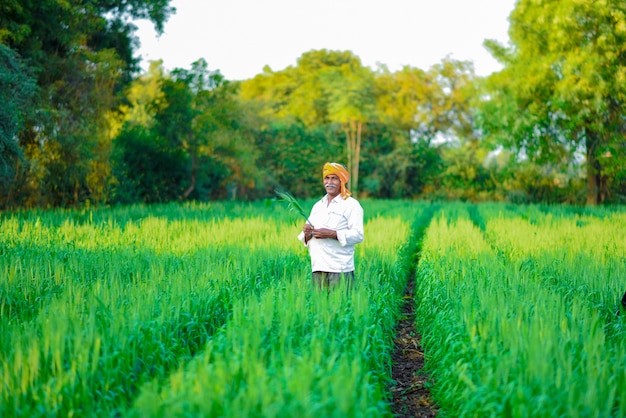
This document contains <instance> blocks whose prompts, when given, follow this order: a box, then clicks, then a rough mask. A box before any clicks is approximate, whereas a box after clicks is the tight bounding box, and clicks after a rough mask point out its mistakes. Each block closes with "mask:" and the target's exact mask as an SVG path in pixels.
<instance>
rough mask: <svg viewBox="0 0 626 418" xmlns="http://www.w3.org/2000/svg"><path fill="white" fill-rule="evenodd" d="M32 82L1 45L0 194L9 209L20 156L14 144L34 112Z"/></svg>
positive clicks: (29, 76)
mask: <svg viewBox="0 0 626 418" xmlns="http://www.w3.org/2000/svg"><path fill="white" fill-rule="evenodd" d="M35 89H36V86H35V80H34V79H33V78H32V74H30V73H29V71H28V68H27V67H26V65H25V64H24V63H23V62H22V61H21V60H20V58H19V57H18V56H17V54H16V53H15V52H14V51H13V50H11V49H10V48H8V47H7V46H5V45H2V44H0V103H2V106H1V107H0V191H1V192H0V194H1V195H3V196H5V197H6V199H5V200H4V201H3V202H0V207H2V206H6V205H9V203H10V200H11V197H12V194H13V187H12V186H13V183H14V182H15V178H16V177H17V176H18V175H19V171H21V170H19V169H18V167H19V165H20V163H21V162H23V153H22V150H21V149H20V147H19V146H18V142H17V134H18V133H19V131H20V129H21V125H22V123H23V121H24V118H25V115H26V114H28V113H31V112H34V108H33V103H32V102H31V99H32V97H33V95H34V93H35Z"/></svg>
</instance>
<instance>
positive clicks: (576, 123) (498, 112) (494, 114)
mask: <svg viewBox="0 0 626 418" xmlns="http://www.w3.org/2000/svg"><path fill="white" fill-rule="evenodd" d="M510 22H511V26H510V31H509V34H510V37H511V44H512V46H511V47H510V48H505V47H503V46H502V45H498V44H497V43H495V42H493V41H489V42H487V43H486V45H487V46H488V47H489V48H490V49H491V51H492V53H493V54H494V56H496V57H497V58H499V59H500V60H501V61H502V62H503V64H504V65H505V68H504V69H503V70H502V72H501V73H499V74H496V75H494V76H493V77H492V78H491V80H490V81H489V82H490V83H491V89H490V96H491V101H490V102H489V103H488V104H487V105H486V107H485V112H483V121H484V122H485V123H484V124H483V127H484V128H485V129H486V132H487V133H488V134H492V135H499V136H501V137H502V136H505V137H506V136H508V137H509V139H510V143H511V144H512V145H514V146H516V147H517V148H518V149H520V150H523V151H524V152H525V154H526V155H527V156H528V157H529V158H531V159H533V160H535V161H539V162H541V161H558V160H566V161H568V162H569V161H574V160H575V159H576V158H577V156H578V155H579V153H580V151H582V155H583V156H584V159H585V164H586V173H587V204H589V205H595V204H598V203H600V202H602V201H603V200H604V199H605V198H606V197H607V195H606V192H607V181H608V180H610V179H609V178H608V177H607V175H608V174H609V173H610V172H611V170H610V169H611V168H613V169H614V168H615V167H617V166H619V164H622V167H623V162H624V160H625V159H626V150H625V149H624V146H623V145H621V146H620V145H619V144H624V134H625V132H626V128H625V126H626V121H625V119H624V112H623V109H624V108H625V107H626V66H625V65H624V63H625V62H626V48H624V45H626V3H624V2H623V1H622V0H605V1H596V2H586V1H578V0H561V1H558V2H555V1H550V0H520V1H519V2H518V3H517V5H516V7H515V9H514V11H513V13H512V14H511V17H510ZM494 118H495V119H499V121H494ZM615 161H618V162H619V163H618V164H615Z"/></svg>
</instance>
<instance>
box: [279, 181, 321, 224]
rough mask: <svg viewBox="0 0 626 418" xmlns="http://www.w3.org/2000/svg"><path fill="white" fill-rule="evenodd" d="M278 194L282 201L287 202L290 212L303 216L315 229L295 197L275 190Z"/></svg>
mask: <svg viewBox="0 0 626 418" xmlns="http://www.w3.org/2000/svg"><path fill="white" fill-rule="evenodd" d="M275 192H276V194H277V195H278V196H279V197H280V198H281V200H283V201H285V202H287V207H288V208H289V210H291V211H292V212H295V213H297V214H298V215H300V216H302V217H303V218H304V219H306V222H307V223H308V224H309V225H311V226H312V227H313V228H315V227H314V226H313V224H312V223H311V221H309V217H308V216H307V214H306V212H305V211H304V208H303V207H302V205H300V202H298V200H297V199H296V198H295V197H293V195H292V194H291V193H289V192H279V191H278V190H275Z"/></svg>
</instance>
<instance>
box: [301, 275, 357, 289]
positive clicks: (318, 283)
mask: <svg viewBox="0 0 626 418" xmlns="http://www.w3.org/2000/svg"><path fill="white" fill-rule="evenodd" d="M311 278H312V279H313V286H315V288H317V289H320V290H322V289H328V290H330V289H332V288H334V287H337V286H339V285H340V284H341V283H342V282H344V283H345V285H346V287H347V289H348V290H350V289H351V288H352V286H354V271H348V272H345V273H331V272H327V271H314V272H313V273H312V275H311Z"/></svg>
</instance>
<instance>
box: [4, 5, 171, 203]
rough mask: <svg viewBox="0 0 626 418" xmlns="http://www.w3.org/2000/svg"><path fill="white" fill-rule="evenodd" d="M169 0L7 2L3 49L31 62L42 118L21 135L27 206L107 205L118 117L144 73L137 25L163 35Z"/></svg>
mask: <svg viewBox="0 0 626 418" xmlns="http://www.w3.org/2000/svg"><path fill="white" fill-rule="evenodd" d="M168 3H169V0H130V1H128V0H89V1H87V0H79V1H71V2H59V1H56V0H42V1H38V2H34V1H17V0H7V1H5V2H3V6H2V7H1V8H0V42H2V43H3V44H5V45H7V46H9V47H10V48H11V49H13V50H15V51H16V52H17V53H18V54H19V55H20V56H21V57H22V58H23V59H24V62H28V65H29V67H30V70H31V71H32V72H33V74H34V75H35V77H36V80H37V86H38V93H39V94H38V97H37V99H36V100H37V104H36V107H37V109H38V111H37V112H36V113H33V114H32V115H29V117H27V118H26V120H25V123H24V125H23V127H24V129H22V130H21V131H20V132H18V138H19V141H18V144H19V146H20V148H21V149H22V150H23V151H24V155H25V158H26V160H27V161H28V162H29V164H28V173H27V178H26V179H24V181H23V184H22V189H21V190H22V202H23V203H24V204H27V205H34V204H41V205H44V204H45V205H55V206H56V205H71V204H78V203H79V202H81V201H84V200H86V199H93V200H96V201H105V200H106V196H107V188H108V187H109V182H110V179H111V174H110V165H109V163H108V161H109V158H110V152H111V137H112V136H111V134H110V128H111V127H110V123H109V122H110V120H111V118H110V115H111V112H112V111H113V110H114V109H115V108H116V107H117V105H118V104H119V101H120V100H121V95H120V92H121V91H122V88H123V86H124V85H125V84H126V83H128V82H129V81H130V80H131V78H132V75H133V74H134V73H135V71H136V70H137V68H138V67H137V64H138V59H137V58H135V57H133V48H134V46H135V42H136V39H134V37H133V32H134V30H135V26H134V25H133V24H132V19H135V18H147V19H150V20H151V21H153V22H154V24H155V26H156V28H157V31H159V32H161V31H162V29H163V24H164V22H165V21H166V20H167V18H168V16H169V15H170V14H171V13H172V12H173V11H174V10H173V9H172V8H170V7H169V6H168Z"/></svg>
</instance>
